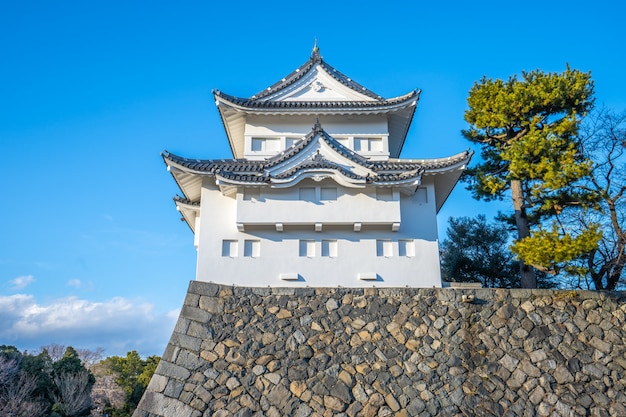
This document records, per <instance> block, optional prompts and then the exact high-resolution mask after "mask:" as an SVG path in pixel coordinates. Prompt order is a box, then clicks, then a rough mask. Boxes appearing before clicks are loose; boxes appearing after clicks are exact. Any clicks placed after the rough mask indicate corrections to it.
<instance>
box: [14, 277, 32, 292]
mask: <svg viewBox="0 0 626 417" xmlns="http://www.w3.org/2000/svg"><path fill="white" fill-rule="evenodd" d="M9 282H10V283H11V289H12V290H21V289H23V288H26V287H28V286H29V285H30V284H32V283H33V282H35V277H34V276H32V275H22V276H21V277H17V278H15V279H12V280H11V281H9Z"/></svg>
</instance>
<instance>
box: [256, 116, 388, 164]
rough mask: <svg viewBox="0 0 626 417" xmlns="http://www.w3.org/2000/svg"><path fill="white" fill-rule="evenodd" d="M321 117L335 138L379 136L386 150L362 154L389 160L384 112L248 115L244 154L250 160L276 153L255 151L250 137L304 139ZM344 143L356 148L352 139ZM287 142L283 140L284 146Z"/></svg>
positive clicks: (323, 125)
mask: <svg viewBox="0 0 626 417" xmlns="http://www.w3.org/2000/svg"><path fill="white" fill-rule="evenodd" d="M317 120H319V121H320V123H321V125H322V128H323V129H324V130H325V131H326V133H328V134H330V135H331V136H333V137H335V138H336V139H346V138H348V137H354V136H362V137H380V138H382V140H383V144H382V145H383V150H382V151H377V152H361V153H362V154H363V155H366V156H369V157H373V158H375V159H386V158H387V157H389V145H388V136H389V131H388V122H387V117H386V116H385V115H361V116H359V115H356V116H350V117H348V116H330V115H329V116H324V115H319V116H318V115H310V116H289V117H288V118H281V117H280V116H248V118H247V120H246V126H245V133H244V135H245V139H244V140H245V144H244V149H245V151H244V157H246V158H249V159H253V160H255V159H263V158H266V157H268V156H271V155H274V154H276V153H277V152H252V151H251V138H252V137H266V138H285V137H288V138H301V137H303V136H305V135H307V134H308V133H309V132H310V131H311V129H312V128H313V125H314V124H315V123H316V121H317ZM343 143H344V145H346V146H348V147H349V148H351V149H354V144H353V143H352V142H349V143H346V142H343ZM284 146H285V144H284V143H282V147H281V148H282V149H284Z"/></svg>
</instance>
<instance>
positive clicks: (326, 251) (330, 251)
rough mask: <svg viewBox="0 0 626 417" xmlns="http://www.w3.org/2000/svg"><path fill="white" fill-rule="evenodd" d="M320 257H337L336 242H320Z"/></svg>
mask: <svg viewBox="0 0 626 417" xmlns="http://www.w3.org/2000/svg"><path fill="white" fill-rule="evenodd" d="M322 256H327V257H330V258H336V257H337V241H336V240H322Z"/></svg>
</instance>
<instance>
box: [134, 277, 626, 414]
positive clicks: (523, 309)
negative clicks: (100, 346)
mask: <svg viewBox="0 0 626 417" xmlns="http://www.w3.org/2000/svg"><path fill="white" fill-rule="evenodd" d="M468 296H470V297H468ZM471 296H473V297H474V299H473V301H471ZM625 316H626V294H624V293H606V292H600V293H597V292H588V291H549V290H491V289H474V290H472V289H462V290H459V289H414V288H395V289H379V288H366V289H353V288H352V289H348V288H301V289H294V288H290V289H285V288H240V287H229V286H221V285H216V284H210V283H203V282H197V281H193V282H191V284H190V286H189V291H188V293H187V297H186V299H185V302H184V306H183V309H182V311H181V313H180V317H179V319H178V323H177V324H176V328H175V329H174V332H173V334H172V337H171V340H170V342H169V344H168V346H167V348H166V350H165V353H164V354H163V358H162V360H161V363H160V364H159V367H158V369H157V371H156V373H155V375H154V377H153V378H152V381H151V382H150V385H149V387H148V389H147V391H146V393H145V394H144V397H143V398H142V400H141V402H140V404H139V407H138V409H137V410H136V412H135V413H134V414H133V416H134V417H156V416H164V417H165V416H167V417H174V416H176V417H199V416H219V417H222V416H237V417H251V416H296V417H308V416H310V417H317V416H331V415H336V416H350V417H352V416H386V415H396V416H553V415H554V416H559V415H560V416H579V415H580V416H626V394H625V392H626V388H625V387H626V369H625V368H626V346H625V343H626V342H625V341H626V320H625Z"/></svg>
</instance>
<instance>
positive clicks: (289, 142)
mask: <svg viewBox="0 0 626 417" xmlns="http://www.w3.org/2000/svg"><path fill="white" fill-rule="evenodd" d="M298 140H300V139H299V138H286V139H285V148H287V149H289V148H291V147H292V146H293V145H295V143H296V142H297V141H298Z"/></svg>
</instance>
